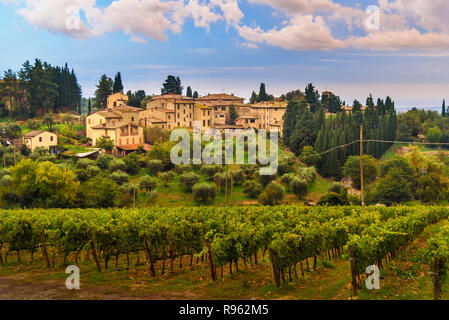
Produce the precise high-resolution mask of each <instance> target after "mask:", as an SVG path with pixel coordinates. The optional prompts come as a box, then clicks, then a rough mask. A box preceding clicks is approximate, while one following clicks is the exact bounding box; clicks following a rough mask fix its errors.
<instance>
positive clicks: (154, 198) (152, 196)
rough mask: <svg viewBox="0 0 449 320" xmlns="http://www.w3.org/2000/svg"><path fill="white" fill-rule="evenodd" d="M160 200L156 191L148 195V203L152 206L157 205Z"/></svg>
mask: <svg viewBox="0 0 449 320" xmlns="http://www.w3.org/2000/svg"><path fill="white" fill-rule="evenodd" d="M157 198H158V193H157V191H156V190H153V191H151V192H150V194H149V195H148V199H147V202H148V203H150V204H155V203H156V201H157Z"/></svg>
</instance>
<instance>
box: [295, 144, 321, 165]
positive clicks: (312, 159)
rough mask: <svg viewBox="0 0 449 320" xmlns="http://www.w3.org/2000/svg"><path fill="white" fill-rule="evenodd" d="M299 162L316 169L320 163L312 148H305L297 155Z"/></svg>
mask: <svg viewBox="0 0 449 320" xmlns="http://www.w3.org/2000/svg"><path fill="white" fill-rule="evenodd" d="M299 160H301V161H302V162H303V163H304V164H305V165H306V166H308V167H317V166H318V164H319V162H320V156H318V153H317V152H316V151H315V150H314V149H313V147H312V146H305V147H304V148H303V149H302V152H301V154H300V155H299Z"/></svg>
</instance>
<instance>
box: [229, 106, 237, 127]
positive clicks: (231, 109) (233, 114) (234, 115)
mask: <svg viewBox="0 0 449 320" xmlns="http://www.w3.org/2000/svg"><path fill="white" fill-rule="evenodd" d="M229 112H230V119H231V125H235V121H236V120H237V118H238V117H239V113H238V111H237V108H236V107H235V106H230V107H229Z"/></svg>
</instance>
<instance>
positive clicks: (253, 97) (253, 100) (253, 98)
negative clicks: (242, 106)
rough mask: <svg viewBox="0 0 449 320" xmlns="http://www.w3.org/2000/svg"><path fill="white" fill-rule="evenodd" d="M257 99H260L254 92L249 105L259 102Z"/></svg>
mask: <svg viewBox="0 0 449 320" xmlns="http://www.w3.org/2000/svg"><path fill="white" fill-rule="evenodd" d="M257 99H258V97H257V94H256V93H255V92H254V91H253V93H252V94H251V99H250V100H249V103H250V104H254V103H256V102H257Z"/></svg>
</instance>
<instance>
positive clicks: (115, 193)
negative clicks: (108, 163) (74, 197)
mask: <svg viewBox="0 0 449 320" xmlns="http://www.w3.org/2000/svg"><path fill="white" fill-rule="evenodd" d="M119 195H120V188H119V186H118V184H117V183H115V182H114V181H112V180H110V179H107V178H103V177H99V176H97V177H95V178H93V179H90V180H88V181H86V182H85V183H83V184H82V186H81V198H82V200H83V206H84V207H85V208H110V207H114V206H115V205H116V200H117V199H118V197H119Z"/></svg>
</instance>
